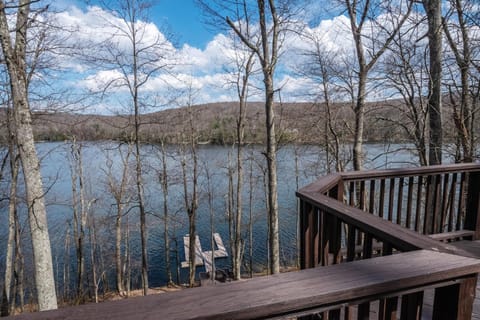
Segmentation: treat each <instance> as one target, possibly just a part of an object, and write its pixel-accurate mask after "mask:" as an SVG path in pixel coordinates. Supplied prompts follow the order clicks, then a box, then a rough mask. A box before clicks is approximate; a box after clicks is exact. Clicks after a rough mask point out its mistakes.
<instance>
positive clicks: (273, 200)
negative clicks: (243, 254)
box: [265, 74, 280, 274]
mask: <svg viewBox="0 0 480 320" xmlns="http://www.w3.org/2000/svg"><path fill="white" fill-rule="evenodd" d="M265 89H266V90H265V91H266V101H265V114H266V126H267V153H266V155H267V171H268V172H267V173H268V208H269V225H270V229H269V233H270V236H269V239H270V273H271V274H276V273H279V272H280V244H279V237H278V200H277V195H278V192H277V141H276V136H275V122H274V117H275V115H274V111H273V100H274V99H273V94H274V89H273V76H272V75H271V74H268V75H267V74H266V75H265Z"/></svg>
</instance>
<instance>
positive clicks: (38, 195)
mask: <svg viewBox="0 0 480 320" xmlns="http://www.w3.org/2000/svg"><path fill="white" fill-rule="evenodd" d="M29 9H30V2H29V1H28V0H20V1H19V8H18V12H17V28H16V40H15V48H13V45H12V42H11V37H10V33H9V27H8V23H7V15H6V11H5V3H4V2H3V1H1V2H0V41H1V45H2V50H3V56H4V59H5V61H6V64H7V69H8V75H9V80H10V89H11V93H12V99H13V107H14V111H15V129H16V140H17V145H18V148H19V154H20V160H21V163H22V168H23V173H24V180H25V191H26V196H27V206H28V213H29V222H30V233H31V238H32V246H33V256H34V266H35V284H36V292H37V299H38V306H39V310H49V309H57V296H56V292H55V282H54V276H53V263H52V253H51V247H50V238H49V234H48V225H47V214H46V208H45V200H44V191H43V184H42V177H41V174H40V161H39V159H38V156H37V152H36V150H35V143H34V137H33V131H32V119H31V115H30V107H29V102H28V91H27V81H26V63H25V52H26V45H27V40H26V36H27V26H28V25H29V23H28V21H27V20H28V14H29Z"/></svg>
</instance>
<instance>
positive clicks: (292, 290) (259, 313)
mask: <svg viewBox="0 0 480 320" xmlns="http://www.w3.org/2000/svg"><path fill="white" fill-rule="evenodd" d="M436 261H442V263H441V264H438V263H436ZM478 272H480V260H477V259H472V258H464V257H458V256H454V255H451V254H445V253H438V252H434V251H429V250H418V251H412V252H408V253H404V254H397V255H390V256H385V257H379V258H377V259H367V260H359V261H355V262H351V263H344V264H340V265H334V266H328V267H323V268H312V269H307V270H302V271H299V272H289V273H284V274H279V275H274V276H265V277H259V278H255V279H250V280H245V281H237V282H232V283H230V284H224V285H218V286H211V287H200V288H194V289H188V290H183V291H179V292H172V293H168V294H160V295H151V296H147V297H142V298H132V299H127V300H123V301H115V302H104V303H100V304H90V305H84V306H78V307H71V308H65V309H60V310H55V311H47V312H40V313H34V314H25V315H20V316H17V317H15V318H14V319H52V320H58V319H71V320H76V319H78V320H80V319H164V320H171V319H266V318H268V319H284V318H286V317H288V318H291V317H294V316H303V315H306V314H311V313H312V312H314V313H317V312H324V311H326V312H330V313H331V319H335V317H334V316H333V315H334V314H335V313H336V312H337V311H338V315H340V309H338V308H339V307H343V306H344V305H345V304H356V305H359V306H362V305H363V303H364V301H368V300H369V299H371V298H372V297H374V298H375V299H380V301H385V303H386V304H388V303H390V305H391V306H393V305H395V306H396V305H397V303H398V306H399V308H400V306H401V308H402V309H405V310H409V309H408V308H410V309H412V308H411V307H412V306H414V307H415V303H414V302H415V301H418V299H417V295H418V293H417V291H418V290H421V291H420V292H422V294H423V290H424V288H432V289H435V290H437V292H436V299H437V300H436V303H437V302H438V301H439V300H440V301H443V299H449V300H453V301H454V300H455V299H459V298H462V295H461V294H458V292H457V293H455V292H456V286H457V285H458V284H459V283H460V285H461V286H462V287H465V289H466V290H468V288H469V287H470V285H471V284H472V283H474V282H476V277H475V278H474V279H472V278H471V275H472V274H475V275H476V274H477V273H478ZM459 278H462V279H463V280H462V281H461V282H458V279H459ZM438 290H440V291H438ZM394 292H396V293H401V294H402V300H403V301H402V302H401V303H399V301H397V300H396V298H394V297H393V296H392V293H394ZM439 296H440V298H439ZM409 300H411V301H409ZM405 302H409V303H405ZM381 303H382V302H381ZM450 306H451V305H449V304H443V305H440V307H441V308H440V309H439V308H437V309H435V310H436V312H437V313H440V314H442V315H447V318H439V317H438V315H437V316H436V318H435V319H452V318H449V317H448V315H449V314H452V312H453V313H455V312H457V311H456V310H453V309H451V308H450ZM385 309H386V310H388V309H389V307H385ZM390 309H391V308H390ZM414 309H415V308H413V310H414ZM347 310H349V311H348V312H350V310H351V311H352V313H355V314H356V313H359V312H360V307H358V308H357V311H355V310H354V309H343V311H341V312H343V313H345V312H347ZM409 311H410V312H412V311H411V310H409ZM389 312H394V311H392V310H390V311H389ZM395 312H396V311H395ZM459 312H460V311H459ZM461 312H469V311H468V310H466V311H461ZM388 319H391V318H388ZM406 319H410V318H406Z"/></svg>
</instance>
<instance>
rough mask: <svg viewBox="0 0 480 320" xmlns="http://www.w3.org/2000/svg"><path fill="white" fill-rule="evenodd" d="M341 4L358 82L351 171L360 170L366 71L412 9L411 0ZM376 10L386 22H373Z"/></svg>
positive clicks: (388, 43) (367, 71)
mask: <svg viewBox="0 0 480 320" xmlns="http://www.w3.org/2000/svg"><path fill="white" fill-rule="evenodd" d="M341 3H342V4H343V5H344V6H345V8H346V10H347V13H348V17H349V19H350V29H351V32H352V36H353V39H354V43H355V53H356V59H357V64H358V71H357V73H358V78H357V81H358V83H357V93H356V104H355V109H354V111H355V130H354V142H353V168H354V170H361V169H362V163H363V135H364V126H365V99H366V96H367V82H368V74H369V73H370V71H371V70H372V69H373V67H374V66H375V64H376V63H377V61H378V60H379V59H380V57H381V56H382V55H383V54H384V52H385V51H386V50H387V48H388V46H389V45H390V43H391V42H392V41H393V39H394V38H395V35H396V34H397V33H398V32H399V31H400V29H401V27H402V25H403V24H404V22H405V21H406V20H407V18H408V16H409V14H410V12H411V10H412V6H413V1H407V3H406V4H405V3H404V2H403V1H400V2H399V5H398V6H397V7H396V8H394V7H393V6H392V5H393V3H394V1H368V0H367V1H357V0H344V1H343V0H342V1H341ZM402 7H406V9H405V10H404V11H405V12H402V9H403V8H402ZM380 13H382V14H385V15H386V16H387V17H388V18H389V25H383V24H382V23H380V22H378V21H376V18H377V15H378V14H380ZM371 23H373V24H375V26H372V27H371V28H368V26H367V24H371ZM365 28H367V30H365ZM371 30H375V34H368V32H370V31H371Z"/></svg>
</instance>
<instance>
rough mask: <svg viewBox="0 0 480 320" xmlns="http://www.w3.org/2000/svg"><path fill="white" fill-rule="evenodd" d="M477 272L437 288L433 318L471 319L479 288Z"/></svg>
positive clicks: (433, 319)
mask: <svg viewBox="0 0 480 320" xmlns="http://www.w3.org/2000/svg"><path fill="white" fill-rule="evenodd" d="M477 276H478V275H477V274H474V275H472V276H470V277H468V278H464V279H461V280H459V281H460V282H459V283H456V284H453V285H450V286H447V287H441V288H437V289H435V298H434V302H433V316H432V320H442V319H452V320H455V319H456V320H470V319H471V318H472V311H473V301H474V300H475V290H476V288H477Z"/></svg>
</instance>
